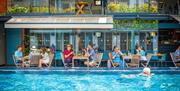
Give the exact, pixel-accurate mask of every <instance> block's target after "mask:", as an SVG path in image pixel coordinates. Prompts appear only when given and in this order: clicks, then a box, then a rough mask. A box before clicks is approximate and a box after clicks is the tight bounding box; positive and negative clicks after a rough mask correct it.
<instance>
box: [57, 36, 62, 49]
mask: <svg viewBox="0 0 180 91" xmlns="http://www.w3.org/2000/svg"><path fill="white" fill-rule="evenodd" d="M56 50H58V51H60V50H61V51H62V33H56Z"/></svg>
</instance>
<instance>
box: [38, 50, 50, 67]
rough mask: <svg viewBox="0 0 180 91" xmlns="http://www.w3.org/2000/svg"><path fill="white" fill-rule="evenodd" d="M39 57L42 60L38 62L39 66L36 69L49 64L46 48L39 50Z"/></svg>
mask: <svg viewBox="0 0 180 91" xmlns="http://www.w3.org/2000/svg"><path fill="white" fill-rule="evenodd" d="M41 52H42V53H41V56H42V58H41V59H40V60H39V66H38V67H40V68H41V67H42V64H47V63H49V55H48V53H47V51H46V48H41Z"/></svg>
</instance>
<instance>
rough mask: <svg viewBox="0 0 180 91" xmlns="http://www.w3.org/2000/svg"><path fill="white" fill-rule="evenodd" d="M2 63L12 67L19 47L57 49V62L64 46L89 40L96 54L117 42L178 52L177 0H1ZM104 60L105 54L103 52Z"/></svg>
mask: <svg viewBox="0 0 180 91" xmlns="http://www.w3.org/2000/svg"><path fill="white" fill-rule="evenodd" d="M1 2H2V3H1V4H3V5H4V6H2V7H3V8H1V9H3V10H0V12H1V13H2V16H1V18H0V21H1V28H0V29H1V31H0V32H1V33H0V35H1V36H0V37H1V41H0V42H1V44H3V45H0V47H1V48H0V51H1V53H2V54H3V55H0V56H2V57H1V59H0V61H1V62H0V64H6V65H12V64H13V61H12V57H11V56H12V54H13V53H14V51H15V50H16V47H17V46H18V45H22V46H23V50H24V53H25V55H27V54H28V53H29V50H30V47H31V46H36V47H37V48H38V47H41V46H46V47H52V46H53V47H55V53H56V55H55V61H56V60H60V59H61V58H60V55H59V53H60V52H62V51H63V50H64V49H65V46H66V44H69V43H70V44H72V45H73V49H74V51H75V53H76V54H78V53H80V51H81V49H82V48H86V47H87V45H88V43H89V42H91V43H92V44H93V45H94V47H97V48H98V52H103V53H108V52H110V51H112V49H113V47H114V46H118V47H119V48H121V50H122V52H123V53H127V52H131V53H134V50H135V47H136V46H137V45H140V46H142V47H144V49H145V50H146V51H147V52H149V53H159V52H160V53H167V54H168V53H169V52H171V51H174V50H175V49H176V47H177V46H178V45H179V42H180V41H179V40H180V36H179V33H180V18H179V15H180V7H179V6H180V2H179V1H178V0H165V1H164V0H4V1H3V0H2V1H1ZM103 59H104V60H106V59H107V57H106V55H104V56H103Z"/></svg>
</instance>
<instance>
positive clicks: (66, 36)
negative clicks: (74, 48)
mask: <svg viewBox="0 0 180 91" xmlns="http://www.w3.org/2000/svg"><path fill="white" fill-rule="evenodd" d="M69 43H70V33H64V49H65V48H66V45H67V44H69Z"/></svg>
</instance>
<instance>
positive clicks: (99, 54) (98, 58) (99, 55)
mask: <svg viewBox="0 0 180 91" xmlns="http://www.w3.org/2000/svg"><path fill="white" fill-rule="evenodd" d="M102 57H103V53H98V54H97V60H96V62H97V63H98V64H97V68H99V66H100V64H101V62H102Z"/></svg>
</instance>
